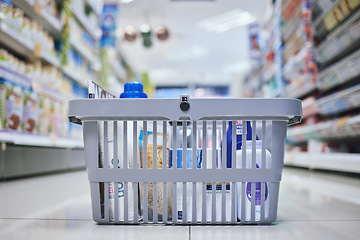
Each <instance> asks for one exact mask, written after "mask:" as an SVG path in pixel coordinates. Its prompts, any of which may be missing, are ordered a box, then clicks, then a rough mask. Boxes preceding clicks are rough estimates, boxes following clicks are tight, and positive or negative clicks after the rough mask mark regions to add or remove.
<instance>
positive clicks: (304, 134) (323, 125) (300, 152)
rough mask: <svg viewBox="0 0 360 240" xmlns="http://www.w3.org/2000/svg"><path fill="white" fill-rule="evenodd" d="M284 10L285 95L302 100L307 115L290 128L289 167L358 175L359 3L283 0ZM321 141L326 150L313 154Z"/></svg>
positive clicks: (359, 163) (359, 129)
mask: <svg viewBox="0 0 360 240" xmlns="http://www.w3.org/2000/svg"><path fill="white" fill-rule="evenodd" d="M296 6H297V8H300V9H301V10H300V13H299V10H296ZM282 7H283V8H284V9H283V18H282V19H283V20H284V23H283V24H282V29H283V31H282V33H283V36H282V39H283V40H284V51H283V76H284V79H285V80H286V81H287V86H286V87H285V96H288V97H296V98H300V99H302V100H303V114H304V119H303V122H302V124H300V125H297V126H293V127H290V128H289V129H288V134H287V142H288V147H287V148H288V149H287V157H286V162H285V164H287V165H292V166H301V167H306V168H310V169H314V168H315V169H325V170H332V171H344V172H356V173H359V172H360V161H359V159H360V149H359V148H354V147H350V146H354V145H357V144H355V143H356V142H357V141H358V140H357V139H359V138H360V115H359V114H358V112H359V111H358V109H360V85H359V81H357V79H358V78H359V76H360V70H359V68H358V65H359V63H360V60H359V59H360V52H359V51H360V50H359V48H360V41H359V40H360V10H359V8H360V1H359V0H353V1H346V0H338V1H332V0H322V1H320V0H314V1H311V2H310V1H307V0H301V1H287V0H284V1H283V4H282ZM290 12H292V13H296V14H289V13H290ZM296 18H298V27H297V28H296V27H295V25H296V21H294V19H296ZM315 64H316V65H315ZM318 71H319V72H318ZM319 142H320V143H321V146H323V148H324V149H325V148H326V149H328V151H320V150H317V151H314V150H313V148H314V147H313V146H314V145H318V144H320V143H319ZM330 144H335V145H341V146H342V147H341V148H336V149H335V150H334V149H333V148H328V147H325V146H328V145H330ZM334 151H335V152H334ZM342 161H343V162H342Z"/></svg>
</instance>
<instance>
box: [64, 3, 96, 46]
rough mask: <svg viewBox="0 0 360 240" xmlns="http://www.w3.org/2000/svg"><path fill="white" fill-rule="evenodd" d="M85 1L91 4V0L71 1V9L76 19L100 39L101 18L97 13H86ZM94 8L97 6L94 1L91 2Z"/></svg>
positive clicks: (94, 36) (93, 35) (94, 37)
mask: <svg viewBox="0 0 360 240" xmlns="http://www.w3.org/2000/svg"><path fill="white" fill-rule="evenodd" d="M85 3H87V4H89V1H83V0H78V1H72V2H71V10H72V13H73V15H74V16H75V17H76V19H77V20H78V21H79V22H80V24H81V25H82V26H83V27H84V28H85V30H86V31H87V32H88V33H89V34H90V36H91V37H92V38H93V39H94V40H95V41H98V40H100V37H101V30H100V28H99V27H98V26H99V20H98V17H97V16H96V13H95V12H94V13H90V14H89V15H88V16H86V15H85ZM89 5H90V6H92V7H93V8H95V5H94V3H92V4H89Z"/></svg>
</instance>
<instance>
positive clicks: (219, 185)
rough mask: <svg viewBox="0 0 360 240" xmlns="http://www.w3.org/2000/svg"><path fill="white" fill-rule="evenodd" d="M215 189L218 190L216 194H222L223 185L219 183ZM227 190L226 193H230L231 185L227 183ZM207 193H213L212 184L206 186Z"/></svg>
mask: <svg viewBox="0 0 360 240" xmlns="http://www.w3.org/2000/svg"><path fill="white" fill-rule="evenodd" d="M215 188H216V192H218V191H219V192H220V193H221V190H222V184H221V183H217V184H216V185H215ZM225 190H226V191H230V183H226V185H225ZM206 191H212V184H211V183H207V184H206Z"/></svg>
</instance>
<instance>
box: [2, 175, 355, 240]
mask: <svg viewBox="0 0 360 240" xmlns="http://www.w3.org/2000/svg"><path fill="white" fill-rule="evenodd" d="M359 236H360V181H359V178H355V177H346V176H339V175H335V174H329V173H319V172H310V171H308V170H300V169H291V168H290V169H288V168H285V169H284V172H283V176H282V181H281V187H280V197H279V208H278V220H277V221H276V222H275V223H274V224H273V225H269V226H165V225H141V226H139V225H135V226H105V225H97V224H95V223H94V222H93V221H92V216H91V203H90V192H89V183H88V180H87V174H86V172H85V171H79V172H69V173H62V174H54V175H48V176H41V177H33V178H25V179H19V180H11V181H4V182H0V239H25V238H26V239H96V240H99V239H104V240H110V239H147V240H148V239H149V240H150V239H166V238H168V239H192V240H193V239H207V240H208V239H220V238H221V239H227V240H230V239H261V240H264V239H306V238H311V239H327V240H328V239H359Z"/></svg>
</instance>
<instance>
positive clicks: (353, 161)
mask: <svg viewBox="0 0 360 240" xmlns="http://www.w3.org/2000/svg"><path fill="white" fill-rule="evenodd" d="M285 164H286V165H288V166H296V167H304V168H308V169H320V170H332V171H339V172H348V173H360V161H359V154H356V153H306V152H287V153H286V155H285Z"/></svg>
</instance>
